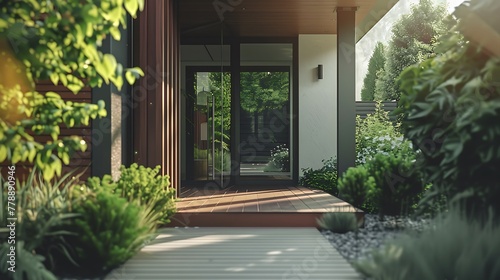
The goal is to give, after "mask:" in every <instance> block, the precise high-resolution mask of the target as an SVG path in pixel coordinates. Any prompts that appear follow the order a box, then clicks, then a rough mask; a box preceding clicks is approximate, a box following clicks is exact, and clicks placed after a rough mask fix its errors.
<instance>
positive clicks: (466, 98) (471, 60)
mask: <svg viewBox="0 0 500 280" xmlns="http://www.w3.org/2000/svg"><path fill="white" fill-rule="evenodd" d="M453 31H454V32H450V33H449V34H448V35H447V36H446V37H444V38H442V39H441V41H442V42H443V43H442V45H440V46H439V48H440V49H442V50H443V52H444V53H443V54H442V55H439V56H437V57H435V58H432V59H429V60H427V61H425V62H423V63H421V64H420V65H418V66H413V67H409V68H408V69H407V70H405V71H404V72H403V73H402V75H401V89H402V90H403V91H404V95H402V97H401V101H400V107H401V109H400V110H399V112H398V113H401V114H403V116H404V123H403V124H404V125H403V130H404V132H405V135H406V136H407V137H408V138H409V139H411V140H412V141H413V143H414V145H415V146H416V147H419V148H420V150H421V151H422V159H423V160H422V162H421V167H422V170H423V171H424V175H425V180H426V181H428V182H432V183H433V187H432V188H431V191H430V192H428V193H427V195H426V197H425V198H424V201H423V205H426V204H428V205H432V204H433V203H434V201H435V199H436V198H440V197H441V196H442V195H444V196H446V197H447V198H448V200H449V201H450V203H455V202H456V203H459V204H463V205H464V206H465V207H467V209H468V213H469V214H470V215H471V216H476V217H477V216H482V215H484V214H485V213H487V210H488V209H489V207H493V209H495V212H496V213H497V214H498V213H500V206H499V204H498V202H497V201H496V200H497V199H496V198H497V197H499V196H500V188H499V187H498V182H499V181H500V172H498V166H500V129H499V126H498V123H499V121H500V95H499V92H500V78H499V77H500V75H499V73H500V58H498V57H491V56H489V54H488V53H487V52H485V51H483V49H482V48H481V47H478V46H476V45H474V44H472V43H471V42H466V43H464V42H463V41H462V40H461V35H460V34H458V33H457V32H456V29H454V30H453Z"/></svg>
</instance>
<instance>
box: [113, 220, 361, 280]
mask: <svg viewBox="0 0 500 280" xmlns="http://www.w3.org/2000/svg"><path fill="white" fill-rule="evenodd" d="M106 279H107V280H147V279H155V280H156V279H157V280H163V279H174V280H187V279H193V280H194V279H196V280H212V279H213V280H222V279H231V280H243V279H258V280H278V279H290V280H291V279H294V280H295V279H297V280H298V279H300V280H304V279H310V280H321V279H328V280H334V279H361V276H360V275H359V274H358V273H357V272H356V271H355V270H354V269H353V268H352V267H351V265H350V264H349V263H348V262H347V261H346V260H345V259H344V258H342V257H341V256H340V255H339V254H338V252H337V251H336V250H335V249H334V248H333V247H332V246H331V245H330V243H329V242H328V241H327V240H326V239H325V238H324V237H323V236H322V235H321V233H320V232H319V231H318V230H317V229H315V228H166V229H161V230H160V235H159V236H158V237H157V238H156V239H155V241H154V242H153V243H152V244H150V245H148V246H146V247H145V248H143V249H142V251H141V252H140V253H139V254H138V255H136V256H135V257H134V258H132V259H131V260H129V261H128V262H127V263H126V264H125V265H124V266H122V267H120V268H118V269H116V270H115V271H113V272H112V273H111V274H110V275H109V276H108V277H107V278H106Z"/></svg>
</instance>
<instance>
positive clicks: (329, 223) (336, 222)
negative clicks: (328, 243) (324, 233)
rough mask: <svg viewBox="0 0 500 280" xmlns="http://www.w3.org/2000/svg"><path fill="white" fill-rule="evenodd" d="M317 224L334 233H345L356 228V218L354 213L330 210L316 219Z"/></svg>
mask: <svg viewBox="0 0 500 280" xmlns="http://www.w3.org/2000/svg"><path fill="white" fill-rule="evenodd" d="M317 222H318V225H319V226H320V227H321V228H323V229H328V230H330V231H332V232H335V233H346V232H349V231H356V230H357V229H358V220H357V218H356V215H355V214H354V213H348V212H330V213H325V214H323V215H322V216H321V218H319V219H318V220H317Z"/></svg>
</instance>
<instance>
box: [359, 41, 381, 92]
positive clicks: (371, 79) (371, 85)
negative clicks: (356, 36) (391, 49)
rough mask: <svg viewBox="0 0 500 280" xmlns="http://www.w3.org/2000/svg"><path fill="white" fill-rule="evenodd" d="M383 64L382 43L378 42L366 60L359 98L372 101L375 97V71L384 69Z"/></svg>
mask: <svg viewBox="0 0 500 280" xmlns="http://www.w3.org/2000/svg"><path fill="white" fill-rule="evenodd" d="M384 65H385V50H384V44H382V43H381V42H378V43H377V45H376V46H375V50H374V51H373V54H372V56H371V58H370V61H369V62H368V73H366V76H365V79H364V80H363V88H362V89H361V100H363V101H373V100H378V99H376V98H375V87H376V81H377V73H379V71H381V70H383V69H384Z"/></svg>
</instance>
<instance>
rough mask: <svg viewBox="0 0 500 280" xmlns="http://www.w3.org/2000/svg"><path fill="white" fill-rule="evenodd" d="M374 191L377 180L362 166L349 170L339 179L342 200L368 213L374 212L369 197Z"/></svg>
mask: <svg viewBox="0 0 500 280" xmlns="http://www.w3.org/2000/svg"><path fill="white" fill-rule="evenodd" d="M374 190H375V179H374V178H373V177H371V176H370V174H369V172H368V170H367V169H366V168H365V167H364V166H362V165H361V166H356V167H351V168H349V169H347V171H346V172H345V173H344V175H343V176H342V177H341V178H340V179H339V196H340V198H341V199H343V200H345V201H347V202H349V203H351V204H352V205H354V206H355V207H358V208H361V209H363V210H365V211H368V212H372V211H373V209H372V208H373V206H372V205H371V204H370V203H369V202H368V197H369V196H370V195H371V193H372V192H373V191H374Z"/></svg>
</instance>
